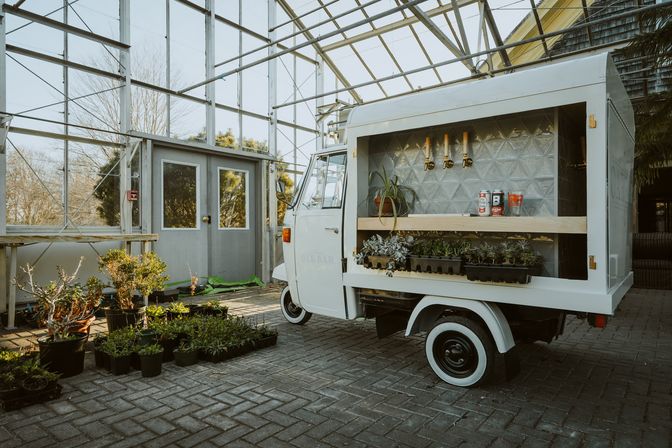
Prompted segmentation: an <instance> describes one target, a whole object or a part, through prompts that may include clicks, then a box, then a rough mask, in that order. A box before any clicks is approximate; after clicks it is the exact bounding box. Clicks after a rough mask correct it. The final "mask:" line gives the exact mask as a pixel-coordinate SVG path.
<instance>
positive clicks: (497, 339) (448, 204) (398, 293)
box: [273, 53, 635, 387]
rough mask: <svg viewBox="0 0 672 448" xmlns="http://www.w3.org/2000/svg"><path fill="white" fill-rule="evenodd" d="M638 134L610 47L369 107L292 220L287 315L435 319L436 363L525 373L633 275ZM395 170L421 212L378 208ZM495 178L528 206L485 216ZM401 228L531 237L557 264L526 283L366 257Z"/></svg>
mask: <svg viewBox="0 0 672 448" xmlns="http://www.w3.org/2000/svg"><path fill="white" fill-rule="evenodd" d="M634 132H635V126H634V119H633V111H632V107H631V104H630V101H629V98H628V95H627V93H626V91H625V88H624V87H623V84H622V83H621V80H620V77H619V75H618V72H617V70H616V67H615V66H614V63H613V62H612V60H611V57H610V56H609V55H608V54H606V53H605V54H599V55H595V56H589V57H584V58H581V59H575V60H569V61H566V62H560V63H555V64H552V65H545V66H541V67H538V68H531V69H528V70H524V71H519V72H516V73H512V74H507V75H504V76H501V77H495V78H491V79H487V80H478V81H472V82H470V83H466V84H459V85H454V86H449V87H443V88H438V89H433V90H427V91H423V92H418V93H414V94H410V95H407V96H403V97H399V98H395V99H390V100H385V101H381V102H377V103H372V104H367V105H362V106H357V107H355V108H354V109H352V110H351V112H350V114H349V117H348V119H347V124H346V125H345V127H344V129H343V133H342V135H341V136H340V137H341V138H340V140H341V142H342V143H341V144H338V145H335V146H332V147H328V148H325V149H324V150H321V151H319V152H318V153H316V154H314V155H313V157H312V160H311V162H310V166H309V167H308V169H307V171H306V174H305V176H304V179H303V181H302V183H301V185H300V187H298V188H297V191H296V195H295V199H294V201H293V204H291V205H292V206H291V207H290V208H289V210H288V212H287V214H286V217H285V223H284V228H283V252H284V263H283V264H282V265H279V266H277V267H276V269H275V270H274V272H273V277H274V278H276V279H278V280H280V281H283V282H287V286H286V287H285V288H284V290H283V291H282V294H281V298H280V303H281V305H282V312H283V314H284V316H285V318H286V319H287V320H288V321H289V322H291V323H294V324H304V323H305V322H307V321H308V319H309V318H310V317H311V313H315V314H319V315H323V316H330V317H334V318H339V319H357V318H375V319H376V327H377V331H378V335H379V336H384V335H388V334H391V333H393V332H396V331H399V330H404V331H405V334H406V335H407V336H408V335H412V334H416V333H419V332H426V343H425V351H426V356H427V360H428V362H429V365H430V366H431V368H432V369H433V371H434V372H435V373H436V375H438V376H439V377H440V378H441V379H442V380H444V381H446V382H447V383H449V384H453V385H457V386H465V387H470V386H476V385H479V384H483V383H484V382H486V381H487V380H489V379H491V378H493V374H494V373H495V371H497V370H499V369H498V368H497V367H498V366H507V367H508V366H513V367H514V368H513V369H512V370H514V369H515V365H516V362H515V352H513V351H512V349H513V348H514V347H515V346H516V344H517V343H519V342H530V341H536V340H543V341H547V342H550V341H551V340H552V339H554V338H555V337H557V336H558V335H559V334H561V333H562V331H563V327H564V322H565V316H566V315H567V314H575V315H577V316H579V317H583V318H587V320H588V322H589V323H590V324H591V325H593V326H597V327H602V326H604V325H605V324H606V321H607V316H609V315H613V314H614V312H615V311H616V308H617V306H618V304H619V302H620V301H621V299H622V298H623V296H624V295H625V293H626V292H627V291H628V289H629V288H630V287H631V285H632V279H633V276H632V272H631V233H630V223H631V215H632V207H631V205H632V195H633V157H634ZM453 159H455V161H454V162H453ZM435 161H436V163H435ZM449 162H453V163H449ZM383 168H384V169H385V171H386V173H388V174H389V175H396V176H397V178H398V180H399V182H400V183H401V184H404V185H405V186H407V187H409V188H411V189H413V191H414V192H415V194H416V195H417V198H416V199H415V201H413V203H412V205H411V210H410V212H411V213H410V214H409V215H408V216H399V217H398V218H381V217H379V216H377V214H376V209H375V206H373V205H372V204H371V203H372V202H373V201H372V200H371V194H370V193H371V191H373V190H374V189H375V188H376V185H373V184H372V183H371V182H372V180H371V179H372V178H371V176H370V173H371V172H373V171H379V172H380V170H382V169H383ZM483 189H487V190H494V189H502V190H503V191H520V192H522V193H523V197H524V199H523V207H522V216H508V211H507V210H506V209H505V213H504V216H475V215H477V213H475V212H476V209H477V202H478V196H479V192H480V190H483ZM391 232H399V233H400V234H409V235H416V237H417V236H418V235H423V234H424V233H427V234H429V235H430V236H432V237H435V238H436V237H442V236H445V237H446V238H453V239H455V238H458V239H459V238H464V239H468V240H469V241H471V243H472V244H478V243H480V242H481V241H508V240H513V241H515V240H516V239H526V240H528V241H530V242H531V244H532V246H533V247H534V248H535V249H536V250H538V251H539V252H540V253H542V254H543V255H544V262H543V266H542V269H540V271H539V272H536V273H535V274H536V275H530V276H528V277H527V280H526V282H522V283H501V282H496V281H482V280H481V281H479V280H473V279H472V280H470V279H469V278H468V277H465V276H464V275H459V273H458V272H454V273H453V274H444V273H436V272H426V271H422V270H421V272H418V271H417V270H416V271H411V270H403V269H400V270H397V272H395V273H394V275H393V276H392V277H389V276H387V275H386V274H385V272H384V270H381V269H373V266H370V265H369V266H368V267H367V265H366V264H357V262H356V259H355V255H356V254H357V253H358V252H359V251H360V250H361V248H362V242H363V241H364V240H366V239H367V238H369V237H371V236H372V235H374V234H379V235H381V236H383V237H384V236H386V235H390V234H391ZM502 361H504V362H502Z"/></svg>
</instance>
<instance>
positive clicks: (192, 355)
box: [173, 342, 198, 367]
mask: <svg viewBox="0 0 672 448" xmlns="http://www.w3.org/2000/svg"><path fill="white" fill-rule="evenodd" d="M173 357H174V358H175V365H178V366H180V367H186V366H191V365H193V364H196V363H197V362H198V349H197V348H196V347H194V346H193V345H192V344H191V343H189V342H182V343H181V344H180V345H179V346H178V347H177V348H176V349H175V350H173Z"/></svg>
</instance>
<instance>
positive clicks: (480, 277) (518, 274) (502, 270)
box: [464, 264, 538, 284]
mask: <svg viewBox="0 0 672 448" xmlns="http://www.w3.org/2000/svg"><path fill="white" fill-rule="evenodd" d="M464 270H465V272H466V274H467V279H469V280H471V281H481V282H499V283H521V284H526V283H530V276H531V275H534V274H536V273H537V272H538V268H537V267H531V268H530V267H527V266H502V265H478V264H465V265H464Z"/></svg>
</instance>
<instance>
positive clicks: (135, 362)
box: [131, 352, 140, 370]
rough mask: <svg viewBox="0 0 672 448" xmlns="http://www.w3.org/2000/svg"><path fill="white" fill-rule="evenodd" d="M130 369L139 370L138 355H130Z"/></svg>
mask: <svg viewBox="0 0 672 448" xmlns="http://www.w3.org/2000/svg"><path fill="white" fill-rule="evenodd" d="M131 369H133V370H140V355H138V354H137V353H135V352H134V353H131Z"/></svg>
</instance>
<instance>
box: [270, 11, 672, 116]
mask: <svg viewBox="0 0 672 448" xmlns="http://www.w3.org/2000/svg"><path fill="white" fill-rule="evenodd" d="M669 7H672V2H666V3H657V4H653V5H649V6H645V7H642V8H636V9H631V10H629V11H626V12H623V13H619V14H614V15H611V16H607V17H602V18H599V19H595V20H593V21H592V22H591V23H590V26H592V25H598V24H600V23H605V22H608V21H612V20H619V19H622V18H625V17H630V16H632V15H635V14H642V13H647V12H650V11H654V10H658V9H663V8H669ZM587 26H589V25H588V24H586V23H579V24H575V25H572V26H570V27H567V28H564V29H561V30H557V31H551V32H548V33H545V34H544V35H543V36H533V37H529V38H527V39H522V40H520V41H518V42H512V43H509V44H504V45H500V46H497V47H492V48H490V49H488V50H485V51H479V52H477V53H472V54H469V55H467V56H462V57H457V58H453V59H449V60H446V61H442V62H439V63H436V64H432V65H428V66H424V67H419V68H416V69H413V70H408V71H406V72H404V73H395V74H393V75H389V76H385V77H383V78H379V79H378V81H389V80H392V79H396V78H399V77H400V76H404V75H409V74H414V73H420V72H423V71H426V70H431V69H432V68H434V67H443V66H445V65H449V64H454V63H456V62H461V61H462V60H464V59H472V58H474V57H478V56H487V55H488V54H490V53H492V52H499V51H501V50H508V49H510V48H514V47H517V46H519V45H525V44H529V43H533V42H537V41H540V40H541V39H542V38H546V39H548V38H551V37H555V36H561V35H563V34H565V33H570V32H573V31H576V30H582V29H585V28H586V27H587ZM629 40H630V39H624V40H622V41H617V42H609V43H607V44H604V45H597V46H593V47H588V48H585V49H581V50H579V51H576V52H571V53H566V54H563V55H558V56H554V59H559V58H560V56H562V57H567V56H568V55H576V54H581V53H585V52H588V51H591V50H595V49H603V48H610V47H613V46H615V45H617V44H621V43H624V42H628V41H629ZM547 59H548V58H544V59H540V60H538V61H533V62H530V63H525V64H518V65H514V66H511V67H505V68H503V69H498V70H493V71H492V72H491V73H500V72H503V71H507V70H510V69H511V68H519V67H527V66H529V65H534V64H537V63H539V62H540V61H545V60H547ZM483 76H486V74H485V73H477V74H474V75H472V76H469V77H466V78H460V79H458V80H453V81H449V82H447V83H444V84H441V85H436V86H432V87H431V88H436V87H440V86H443V85H448V84H455V83H457V82H463V81H466V80H469V79H474V78H479V77H483ZM371 83H372V81H367V82H362V83H359V84H355V85H354V86H352V87H353V88H361V87H366V86H368V85H370V84H371ZM346 90H348V89H338V88H337V89H335V90H331V91H329V92H324V93H323V94H322V95H321V96H329V95H337V94H338V93H341V92H344V91H346ZM419 90H427V89H419ZM406 94H408V92H407V93H403V94H401V95H395V97H397V96H402V95H406ZM316 98H317V97H316V96H313V97H306V98H302V99H301V100H297V101H298V102H303V101H310V100H313V99H316ZM292 104H294V102H291V101H290V102H285V103H283V104H278V105H276V106H275V108H276V109H279V108H281V107H287V106H291V105H292Z"/></svg>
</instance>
